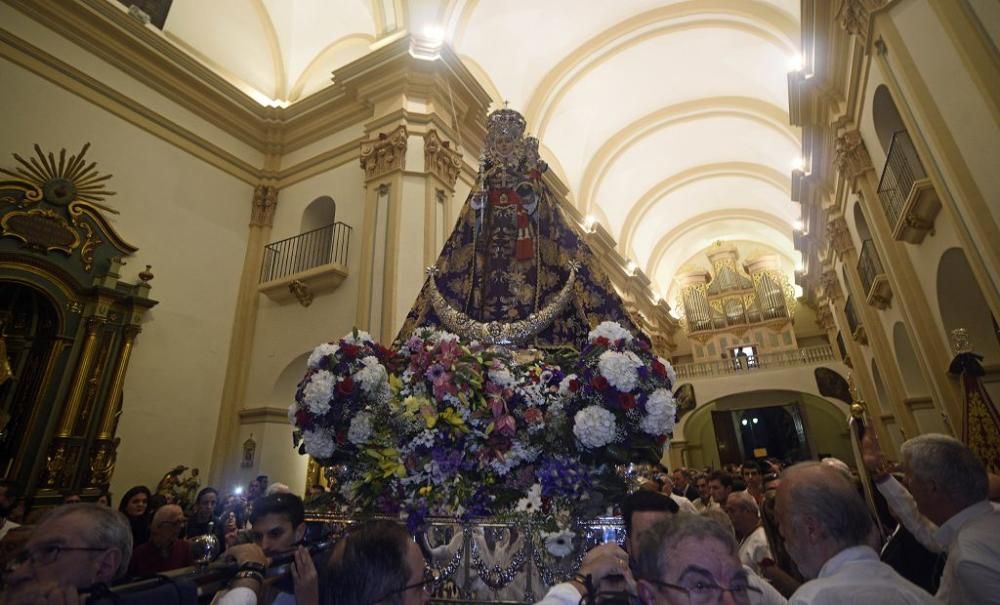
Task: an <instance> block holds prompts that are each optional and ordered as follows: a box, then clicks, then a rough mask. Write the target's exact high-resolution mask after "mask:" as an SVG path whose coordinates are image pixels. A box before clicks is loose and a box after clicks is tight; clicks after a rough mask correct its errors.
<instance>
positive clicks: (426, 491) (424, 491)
mask: <svg viewBox="0 0 1000 605" xmlns="http://www.w3.org/2000/svg"><path fill="white" fill-rule="evenodd" d="M431 490H432V488H431V486H429V485H425V486H423V487H421V488H420V489H418V490H417V493H418V494H420V495H421V496H429V495H430V494H431Z"/></svg>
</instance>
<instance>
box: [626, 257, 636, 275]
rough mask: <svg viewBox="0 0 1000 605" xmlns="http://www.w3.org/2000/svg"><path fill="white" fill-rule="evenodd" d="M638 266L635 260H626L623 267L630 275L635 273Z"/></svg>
mask: <svg viewBox="0 0 1000 605" xmlns="http://www.w3.org/2000/svg"><path fill="white" fill-rule="evenodd" d="M638 268H639V267H638V265H636V264H635V261H631V260H630V261H629V262H628V266H626V267H625V270H626V271H627V272H628V273H629V275H631V274H633V273H635V270H636V269H638Z"/></svg>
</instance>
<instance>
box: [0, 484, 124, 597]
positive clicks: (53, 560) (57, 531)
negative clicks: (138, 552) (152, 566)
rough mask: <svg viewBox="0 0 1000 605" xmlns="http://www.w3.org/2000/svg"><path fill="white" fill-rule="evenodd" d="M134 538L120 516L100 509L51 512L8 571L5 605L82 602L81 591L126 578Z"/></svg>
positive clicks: (82, 507)
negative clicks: (124, 576) (79, 594)
mask: <svg viewBox="0 0 1000 605" xmlns="http://www.w3.org/2000/svg"><path fill="white" fill-rule="evenodd" d="M131 555H132V532H131V530H130V529H129V524H128V521H126V520H125V517H124V516H123V515H122V514H121V513H119V512H118V511H114V510H111V509H109V508H108V507H106V506H100V505H97V504H76V505H73V506H63V507H59V508H56V509H53V510H52V511H51V512H50V513H49V514H48V515H46V516H45V518H44V519H42V522H41V523H40V524H39V525H38V527H37V528H36V529H35V531H34V533H33V534H32V535H31V539H29V540H28V543H27V544H26V545H25V548H24V550H23V551H22V553H21V554H20V555H19V556H18V557H17V558H15V559H14V560H13V561H11V563H10V564H9V565H8V567H7V570H6V573H5V574H4V582H5V584H6V586H7V592H6V599H5V601H4V603H5V605H21V604H27V603H59V604H62V605H75V604H77V603H80V602H81V599H80V597H79V596H78V590H79V589H82V588H86V587H89V586H91V585H93V584H97V583H105V584H110V583H111V581H112V580H114V579H115V578H118V577H121V576H123V575H124V574H125V570H126V569H127V568H128V562H129V558H130V557H131Z"/></svg>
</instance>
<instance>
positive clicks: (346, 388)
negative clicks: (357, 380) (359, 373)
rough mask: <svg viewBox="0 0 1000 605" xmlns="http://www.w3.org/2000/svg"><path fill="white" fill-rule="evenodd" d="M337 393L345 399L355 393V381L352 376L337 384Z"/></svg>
mask: <svg viewBox="0 0 1000 605" xmlns="http://www.w3.org/2000/svg"><path fill="white" fill-rule="evenodd" d="M337 392H338V393H339V394H341V395H343V396H345V397H347V396H349V395H350V394H351V393H353V392H354V380H353V379H351V377H350V376H348V377H347V378H345V379H343V380H341V381H340V382H339V383H337Z"/></svg>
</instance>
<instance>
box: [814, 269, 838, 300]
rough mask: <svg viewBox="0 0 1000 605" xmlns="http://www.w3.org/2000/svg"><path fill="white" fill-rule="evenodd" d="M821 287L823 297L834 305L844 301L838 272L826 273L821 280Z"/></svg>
mask: <svg viewBox="0 0 1000 605" xmlns="http://www.w3.org/2000/svg"><path fill="white" fill-rule="evenodd" d="M819 285H820V288H822V290H823V295H824V296H826V297H827V298H829V299H830V300H831V301H833V302H834V303H836V302H839V301H841V300H844V291H843V290H842V289H841V287H840V280H839V279H837V272H836V271H832V270H831V271H824V272H823V275H821V276H820V278H819Z"/></svg>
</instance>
